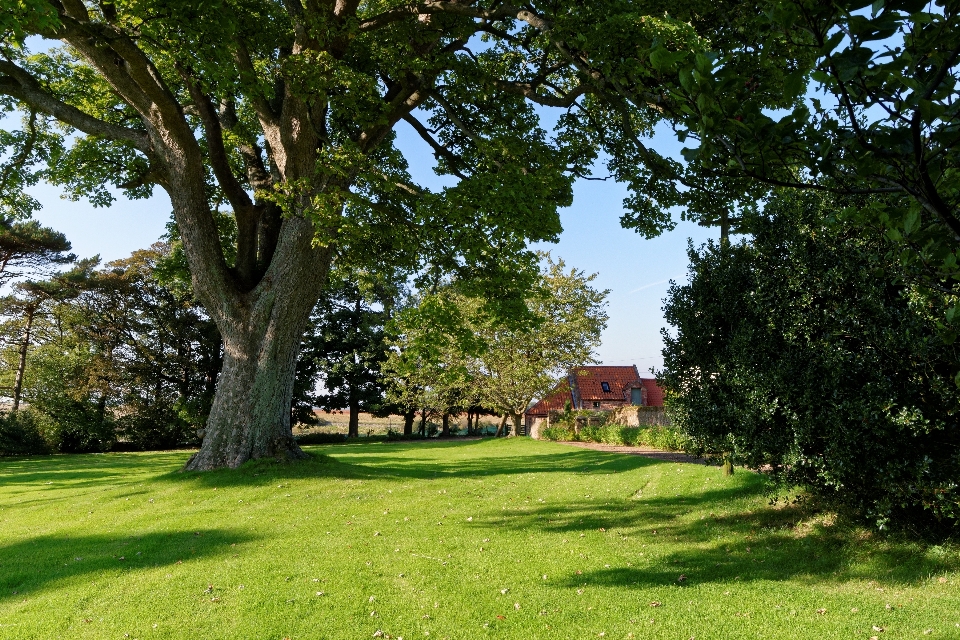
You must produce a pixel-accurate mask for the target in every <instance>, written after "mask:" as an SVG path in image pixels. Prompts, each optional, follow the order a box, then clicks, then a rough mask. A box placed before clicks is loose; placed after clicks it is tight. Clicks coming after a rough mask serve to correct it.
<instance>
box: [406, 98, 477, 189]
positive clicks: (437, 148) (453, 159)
mask: <svg viewBox="0 0 960 640" xmlns="http://www.w3.org/2000/svg"><path fill="white" fill-rule="evenodd" d="M403 120H404V121H405V122H407V123H408V124H409V125H410V126H411V127H413V128H414V130H415V131H416V132H417V133H418V134H420V137H421V138H423V140H424V142H426V143H427V144H428V145H430V148H431V149H433V152H434V155H436V156H438V157H442V158H444V159H445V160H446V161H447V165H448V166H449V168H450V173H452V174H453V175H455V176H457V177H458V178H460V179H461V180H466V179H467V176H466V175H464V174H463V173H461V172H460V170H459V169H457V166H458V165H462V164H463V160H462V159H460V158H459V157H458V156H457V155H456V154H455V153H453V152H452V151H450V150H449V149H447V148H446V147H445V146H443V145H442V144H440V143H439V142H437V141H436V139H435V138H434V137H433V136H432V135H431V134H430V130H429V129H427V128H426V127H425V126H423V123H422V122H420V121H419V120H417V119H416V118H414V117H413V116H412V115H411V114H407V115H405V116H403Z"/></svg>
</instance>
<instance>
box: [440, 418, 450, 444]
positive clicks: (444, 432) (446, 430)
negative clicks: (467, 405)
mask: <svg viewBox="0 0 960 640" xmlns="http://www.w3.org/2000/svg"><path fill="white" fill-rule="evenodd" d="M441 420H442V423H441V424H442V425H443V426H442V428H441V429H440V437H441V438H449V437H450V414H449V413H445V414H443V418H441Z"/></svg>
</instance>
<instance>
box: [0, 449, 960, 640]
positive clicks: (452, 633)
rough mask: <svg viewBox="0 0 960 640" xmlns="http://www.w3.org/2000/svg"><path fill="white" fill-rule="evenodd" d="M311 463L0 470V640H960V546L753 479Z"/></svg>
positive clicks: (565, 466)
mask: <svg viewBox="0 0 960 640" xmlns="http://www.w3.org/2000/svg"><path fill="white" fill-rule="evenodd" d="M309 450H310V451H311V452H312V453H313V454H314V458H313V459H312V460H311V461H308V462H306V463H303V464H297V465H287V466H284V465H277V464H273V463H269V462H257V463H253V464H249V465H246V466H244V467H243V468H241V469H239V470H236V471H222V472H213V473H206V474H186V473H180V472H179V471H177V470H178V469H179V467H180V466H181V465H182V464H183V462H184V461H185V460H186V458H187V456H188V455H189V453H188V452H161V453H129V454H102V455H85V456H53V457H46V458H34V459H13V460H10V459H7V460H2V461H0V637H3V638H54V637H64V638H67V637H68V638H117V639H121V638H140V639H147V638H191V639H193V638H198V637H200V638H214V637H218V638H258V639H260V638H276V639H277V640H280V639H281V638H291V639H293V638H331V639H333V638H336V639H343V638H372V637H374V636H375V634H376V633H377V632H379V633H380V635H379V636H376V637H383V638H386V637H392V638H399V637H403V638H405V639H406V640H413V639H424V638H429V639H435V638H436V639H440V638H450V639H453V638H464V639H471V638H485V637H491V638H595V637H601V638H631V637H633V638H678V639H682V640H686V639H687V638H690V637H696V638H701V639H703V638H746V637H753V638H756V637H767V638H782V637H789V638H816V639H818V640H819V639H822V638H863V639H864V640H867V639H869V638H871V637H873V636H877V637H879V638H921V637H940V638H960V588H958V578H960V574H958V570H960V557H958V553H957V548H956V547H954V546H949V545H946V546H924V545H921V544H918V543H911V542H897V541H891V540H882V539H876V538H874V537H872V536H871V535H870V534H868V533H867V532H864V531H862V530H858V529H856V528H850V527H846V526H843V525H838V524H835V523H833V522H832V521H831V520H830V519H829V518H823V517H819V518H811V517H810V516H808V515H807V514H805V513H804V512H803V511H802V510H800V509H799V508H797V507H792V506H786V507H784V506H781V507H772V506H770V505H769V504H768V503H767V500H766V498H765V497H764V495H763V491H762V483H761V480H760V478H759V477H757V476H756V475H754V474H752V473H748V472H742V473H738V474H737V475H735V476H733V477H732V478H728V477H724V476H723V475H722V474H721V472H720V471H719V470H718V469H716V468H711V467H704V466H700V465H685V464H678V463H668V462H659V461H655V460H651V459H647V458H642V457H637V456H628V455H618V454H609V453H600V452H594V451H589V450H582V449H573V448H570V447H566V446H563V445H558V444H554V443H548V442H537V441H531V440H528V439H525V438H514V439H509V440H499V441H490V440H487V441H467V442H456V441H453V442H430V441H428V442H398V443H358V444H347V445H338V446H336V447H310V448H309ZM880 629H882V631H881V630H880Z"/></svg>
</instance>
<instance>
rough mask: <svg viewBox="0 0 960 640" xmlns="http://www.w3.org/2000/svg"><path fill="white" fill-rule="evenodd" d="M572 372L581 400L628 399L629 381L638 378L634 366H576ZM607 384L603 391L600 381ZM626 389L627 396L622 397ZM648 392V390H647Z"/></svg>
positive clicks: (634, 381) (632, 381)
mask: <svg viewBox="0 0 960 640" xmlns="http://www.w3.org/2000/svg"><path fill="white" fill-rule="evenodd" d="M572 373H573V374H574V375H576V377H577V382H576V384H577V389H578V390H579V391H580V399H581V400H582V401H583V402H589V401H592V400H628V401H629V394H630V391H629V389H630V385H631V383H636V382H637V381H638V380H639V379H640V374H639V373H637V367H636V366H630V367H576V368H575V369H574V370H573V371H572ZM604 382H606V383H607V384H608V385H609V388H610V391H604V390H603V386H602V383H604ZM625 390H626V393H627V397H626V398H624V391H625ZM648 393H649V392H648Z"/></svg>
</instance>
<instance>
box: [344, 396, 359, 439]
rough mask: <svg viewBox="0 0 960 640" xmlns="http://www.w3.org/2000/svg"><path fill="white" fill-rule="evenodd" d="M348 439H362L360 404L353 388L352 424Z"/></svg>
mask: <svg viewBox="0 0 960 640" xmlns="http://www.w3.org/2000/svg"><path fill="white" fill-rule="evenodd" d="M347 437H348V438H359V437H360V402H359V401H358V400H357V399H356V398H355V397H354V394H353V388H351V389H350V422H349V425H348V426H347Z"/></svg>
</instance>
